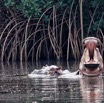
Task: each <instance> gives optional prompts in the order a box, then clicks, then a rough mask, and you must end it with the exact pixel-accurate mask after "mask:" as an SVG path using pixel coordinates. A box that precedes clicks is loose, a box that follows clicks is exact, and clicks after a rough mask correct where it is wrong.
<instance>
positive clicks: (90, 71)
mask: <svg viewBox="0 0 104 103" xmlns="http://www.w3.org/2000/svg"><path fill="white" fill-rule="evenodd" d="M100 43H101V42H100V40H99V39H97V38H95V37H87V38H85V39H84V40H83V41H82V44H83V46H84V51H83V55H82V58H81V62H80V65H79V70H80V72H81V74H83V75H86V76H97V75H99V74H100V73H101V72H102V70H103V59H102V56H101V54H100V51H99V48H98V46H99V45H100Z"/></svg>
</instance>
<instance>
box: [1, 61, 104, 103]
mask: <svg viewBox="0 0 104 103" xmlns="http://www.w3.org/2000/svg"><path fill="white" fill-rule="evenodd" d="M45 63H46V62H44V63H11V64H8V63H1V64H0V103H103V102H104V99H103V98H104V78H103V76H102V77H83V78H80V79H75V78H74V79H72V78H71V79H70V78H51V79H49V78H47V79H43V78H35V79H30V78H28V77H27V74H28V73H30V72H31V71H33V70H34V69H36V68H41V67H42V66H43V65H45ZM48 64H49V63H48ZM51 64H55V63H51ZM51 64H49V65H51ZM56 64H57V65H62V67H63V69H66V68H68V69H69V70H70V71H76V70H77V69H78V62H74V63H71V64H69V63H64V62H62V63H56Z"/></svg>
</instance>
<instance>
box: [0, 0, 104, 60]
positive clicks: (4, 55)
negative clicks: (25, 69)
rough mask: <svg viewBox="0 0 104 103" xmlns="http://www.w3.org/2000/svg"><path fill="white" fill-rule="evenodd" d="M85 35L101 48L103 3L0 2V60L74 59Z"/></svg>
mask: <svg viewBox="0 0 104 103" xmlns="http://www.w3.org/2000/svg"><path fill="white" fill-rule="evenodd" d="M87 36H95V37H97V38H99V39H100V40H101V42H102V47H103V45H104V1H103V0H87V1H86V0H83V1H82V0H1V1H0V61H29V60H30V61H37V60H45V59H47V60H51V59H55V60H62V59H64V60H70V59H75V60H78V59H80V57H81V54H82V42H81V41H82V39H83V38H85V37H87ZM101 53H102V55H103V49H101Z"/></svg>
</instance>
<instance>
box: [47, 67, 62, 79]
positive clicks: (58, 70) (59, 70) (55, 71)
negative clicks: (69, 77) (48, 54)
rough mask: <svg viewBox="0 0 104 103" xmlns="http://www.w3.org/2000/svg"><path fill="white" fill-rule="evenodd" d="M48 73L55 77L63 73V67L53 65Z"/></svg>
mask: <svg viewBox="0 0 104 103" xmlns="http://www.w3.org/2000/svg"><path fill="white" fill-rule="evenodd" d="M48 74H49V75H51V76H55V77H57V76H60V75H62V67H58V66H55V65H51V66H50V69H49V71H48Z"/></svg>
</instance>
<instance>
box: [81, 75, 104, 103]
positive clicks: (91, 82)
mask: <svg viewBox="0 0 104 103" xmlns="http://www.w3.org/2000/svg"><path fill="white" fill-rule="evenodd" d="M103 85H104V84H103V79H102V77H84V78H82V79H80V88H81V93H82V96H83V103H101V101H102V98H103V90H104V88H103Z"/></svg>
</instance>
